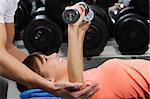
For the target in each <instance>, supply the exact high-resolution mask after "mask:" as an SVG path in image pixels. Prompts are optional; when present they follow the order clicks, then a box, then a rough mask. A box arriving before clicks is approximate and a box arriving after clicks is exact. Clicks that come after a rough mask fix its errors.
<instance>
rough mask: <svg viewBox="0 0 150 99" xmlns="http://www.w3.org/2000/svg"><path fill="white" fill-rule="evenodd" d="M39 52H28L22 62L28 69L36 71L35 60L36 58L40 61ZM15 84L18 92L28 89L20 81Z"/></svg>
mask: <svg viewBox="0 0 150 99" xmlns="http://www.w3.org/2000/svg"><path fill="white" fill-rule="evenodd" d="M40 54H43V53H41V52H35V53H32V54H30V55H29V56H28V57H27V58H26V59H25V60H24V61H23V62H22V63H23V64H25V65H26V66H27V67H28V68H29V69H31V70H32V71H34V72H36V73H37V71H36V69H35V68H36V67H37V65H38V64H37V62H36V58H38V59H40V60H41V62H42V58H41V56H40ZM16 84H17V88H18V90H19V91H20V92H23V91H26V90H28V88H27V86H25V85H23V84H20V83H16Z"/></svg>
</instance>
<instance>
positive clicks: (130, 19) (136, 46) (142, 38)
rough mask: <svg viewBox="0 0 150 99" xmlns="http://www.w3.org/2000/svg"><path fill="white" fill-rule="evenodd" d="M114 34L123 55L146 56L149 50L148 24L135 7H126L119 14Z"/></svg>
mask: <svg viewBox="0 0 150 99" xmlns="http://www.w3.org/2000/svg"><path fill="white" fill-rule="evenodd" d="M114 33H115V39H116V42H117V44H118V45H119V50H120V52H121V53H122V54H125V55H126V54H127V55H129V54H144V53H145V52H146V50H147V49H148V43H149V29H148V23H147V20H146V19H145V18H143V17H142V16H140V15H139V14H137V13H136V10H135V9H134V7H125V8H123V9H122V10H121V11H120V12H119V13H118V15H117V17H116V23H115V28H114Z"/></svg>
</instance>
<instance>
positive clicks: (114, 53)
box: [7, 40, 150, 99]
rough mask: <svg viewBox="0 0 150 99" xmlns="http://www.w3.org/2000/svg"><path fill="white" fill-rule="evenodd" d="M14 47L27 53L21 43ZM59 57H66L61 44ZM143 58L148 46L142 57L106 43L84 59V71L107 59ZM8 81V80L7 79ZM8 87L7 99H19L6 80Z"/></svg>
mask: <svg viewBox="0 0 150 99" xmlns="http://www.w3.org/2000/svg"><path fill="white" fill-rule="evenodd" d="M15 45H16V46H17V47H18V48H20V49H21V50H23V51H24V52H25V53H28V51H27V50H26V49H25V48H24V45H23V41H16V42H15ZM59 54H60V56H62V57H65V56H66V44H62V46H61V47H60V51H59ZM114 57H118V58H128V59H129V58H131V57H136V58H144V59H150V44H149V49H148V50H147V52H146V53H145V54H144V55H134V56H133V55H121V54H120V52H119V51H118V50H117V44H116V42H115V41H114V40H110V41H108V43H107V45H106V47H105V48H104V51H103V52H102V53H101V55H99V56H96V57H92V58H91V59H90V60H87V59H85V66H86V67H85V69H88V68H92V67H93V66H97V65H99V64H101V63H103V62H104V61H105V60H107V59H109V58H114ZM7 80H8V79H7ZM8 83H9V87H8V93H7V95H8V96H7V99H19V91H18V90H17V88H16V84H15V82H14V81H11V80H8Z"/></svg>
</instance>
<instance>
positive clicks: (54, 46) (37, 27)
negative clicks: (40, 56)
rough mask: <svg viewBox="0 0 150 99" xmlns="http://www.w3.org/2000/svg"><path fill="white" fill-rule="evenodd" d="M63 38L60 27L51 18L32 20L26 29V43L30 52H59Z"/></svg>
mask: <svg viewBox="0 0 150 99" xmlns="http://www.w3.org/2000/svg"><path fill="white" fill-rule="evenodd" d="M39 17H41V16H39ZM61 40H62V34H61V30H60V28H59V27H58V26H57V25H56V24H55V23H54V22H53V21H51V20H49V19H36V20H32V21H31V22H30V23H29V24H28V26H27V27H26V28H25V31H24V44H25V47H26V48H27V49H28V51H29V52H30V53H32V52H37V51H39V52H43V53H45V54H52V53H54V52H58V51H59V47H60V45H61Z"/></svg>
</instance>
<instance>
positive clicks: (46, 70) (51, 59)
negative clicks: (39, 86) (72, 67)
mask: <svg viewBox="0 0 150 99" xmlns="http://www.w3.org/2000/svg"><path fill="white" fill-rule="evenodd" d="M40 56H41V58H42V61H43V62H41V68H40V72H41V73H42V76H44V77H45V78H47V79H55V80H60V79H62V78H63V77H64V76H66V73H67V61H66V60H65V59H64V58H61V57H59V55H58V54H56V53H53V54H51V55H49V56H46V55H42V54H41V55H40ZM39 61H40V60H39Z"/></svg>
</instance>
